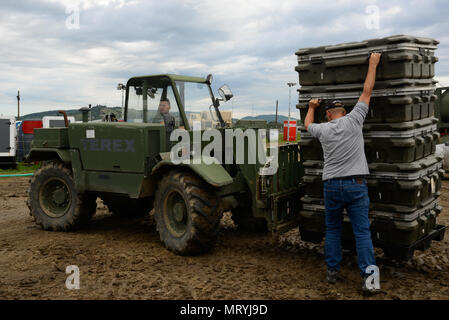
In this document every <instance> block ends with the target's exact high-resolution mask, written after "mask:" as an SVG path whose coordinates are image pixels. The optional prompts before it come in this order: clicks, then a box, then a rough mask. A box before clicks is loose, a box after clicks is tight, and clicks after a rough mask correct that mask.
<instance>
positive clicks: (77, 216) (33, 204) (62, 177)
mask: <svg viewBox="0 0 449 320" xmlns="http://www.w3.org/2000/svg"><path fill="white" fill-rule="evenodd" d="M27 205H28V208H29V209H30V214H31V216H32V217H34V220H35V222H36V224H38V225H40V226H41V227H42V228H43V229H44V230H50V231H72V230H76V229H78V228H80V227H82V226H84V225H85V224H86V223H87V222H88V221H89V220H90V218H92V216H93V215H94V214H95V211H96V208H97V203H96V197H95V196H92V195H87V194H78V193H77V192H76V189H75V183H74V181H73V175H72V172H71V170H70V169H69V168H67V167H65V166H64V165H63V164H62V163H60V162H54V161H50V162H46V163H45V164H43V165H42V166H41V168H39V169H38V170H36V172H35V173H34V175H33V177H32V178H31V180H30V186H29V188H28V200H27Z"/></svg>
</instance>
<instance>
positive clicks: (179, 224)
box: [164, 191, 188, 237]
mask: <svg viewBox="0 0 449 320" xmlns="http://www.w3.org/2000/svg"><path fill="white" fill-rule="evenodd" d="M164 220H165V225H166V226H167V228H168V230H169V231H170V233H171V234H172V235H173V236H175V237H181V236H182V235H183V234H184V233H185V232H186V230H187V223H188V210H187V205H186V202H185V200H184V198H183V196H182V195H181V194H180V193H179V192H177V191H172V192H170V193H169V194H168V195H167V197H166V198H165V205H164Z"/></svg>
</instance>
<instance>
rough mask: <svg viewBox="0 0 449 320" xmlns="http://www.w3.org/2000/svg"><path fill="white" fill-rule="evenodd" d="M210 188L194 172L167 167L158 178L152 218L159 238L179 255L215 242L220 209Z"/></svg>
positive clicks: (218, 200)
mask: <svg viewBox="0 0 449 320" xmlns="http://www.w3.org/2000/svg"><path fill="white" fill-rule="evenodd" d="M219 204H220V198H219V197H218V196H217V195H216V194H215V191H214V190H213V188H212V187H211V186H210V185H208V184H206V183H205V182H204V181H203V180H201V179H200V178H198V177H197V176H195V175H193V174H191V173H188V172H182V171H171V172H169V173H168V174H166V175H165V176H164V177H163V178H162V180H161V181H160V183H159V185H158V187H157V190H156V196H155V202H154V208H155V210H154V218H155V220H156V225H157V230H158V232H159V236H160V238H161V241H162V242H163V243H164V244H165V246H166V247H167V248H168V249H169V250H171V251H173V252H175V253H176V254H179V255H195V254H201V253H204V252H207V251H209V250H210V249H211V248H213V246H214V245H215V242H216V240H217V237H218V233H219V230H220V220H221V217H222V216H223V212H222V211H221V210H220V205H219Z"/></svg>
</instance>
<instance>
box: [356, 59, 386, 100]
mask: <svg viewBox="0 0 449 320" xmlns="http://www.w3.org/2000/svg"><path fill="white" fill-rule="evenodd" d="M380 56H381V53H371V56H370V58H369V67H368V73H367V75H366V79H365V84H364V86H363V93H362V95H361V96H360V99H359V102H364V103H366V104H368V105H369V101H370V99H371V94H372V93H373V88H374V84H375V82H376V69H377V66H378V64H379V61H380Z"/></svg>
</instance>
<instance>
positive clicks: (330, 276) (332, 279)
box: [326, 269, 340, 284]
mask: <svg viewBox="0 0 449 320" xmlns="http://www.w3.org/2000/svg"><path fill="white" fill-rule="evenodd" d="M339 278H340V277H339V272H338V270H335V269H327V271H326V279H327V282H329V283H331V284H335V283H336V282H337V280H338V279H339Z"/></svg>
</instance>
